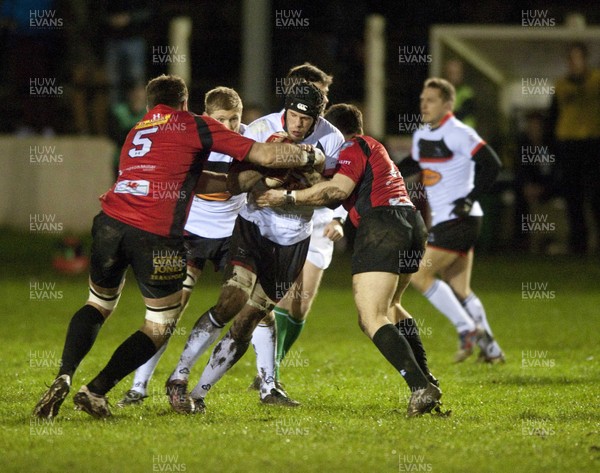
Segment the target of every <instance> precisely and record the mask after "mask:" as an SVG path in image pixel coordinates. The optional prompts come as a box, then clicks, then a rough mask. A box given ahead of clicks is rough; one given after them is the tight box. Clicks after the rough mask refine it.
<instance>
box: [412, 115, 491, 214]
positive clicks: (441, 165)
mask: <svg viewBox="0 0 600 473" xmlns="http://www.w3.org/2000/svg"><path fill="white" fill-rule="evenodd" d="M483 145H485V141H484V140H482V139H481V137H480V136H479V135H478V134H477V132H476V131H475V130H473V128H471V127H470V126H467V125H465V124H464V123H463V122H461V121H460V120H458V119H457V118H456V117H455V116H454V115H453V114H452V113H448V114H447V115H446V116H444V118H443V119H442V122H441V124H440V126H439V127H437V128H434V129H431V127H429V126H425V127H423V128H421V129H419V130H417V131H416V132H415V134H414V135H413V142H412V156H413V159H415V160H418V162H419V165H420V166H421V169H422V175H423V184H424V185H425V189H427V199H428V201H429V205H430V207H431V225H432V226H433V225H437V224H438V223H441V222H444V221H446V220H452V219H454V218H457V217H456V215H454V214H453V213H451V212H452V209H453V208H454V204H453V203H452V202H454V201H455V200H456V199H460V198H461V197H466V196H467V194H468V193H469V192H471V190H473V187H475V162H474V161H473V160H472V157H473V155H474V154H475V153H476V152H477V151H478V150H479V148H481V147H482V146H483ZM469 215H471V216H474V217H481V216H483V211H482V210H481V206H480V205H479V202H475V203H474V204H473V208H472V209H471V212H470V213H469Z"/></svg>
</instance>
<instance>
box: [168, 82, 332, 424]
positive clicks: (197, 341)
mask: <svg viewBox="0 0 600 473" xmlns="http://www.w3.org/2000/svg"><path fill="white" fill-rule="evenodd" d="M324 105H325V103H324V98H323V95H322V94H321V92H320V91H319V89H317V88H316V87H315V86H313V85H311V84H310V83H308V82H304V83H299V84H296V85H294V86H292V87H291V88H290V90H289V92H288V93H287V94H286V100H285V107H284V110H283V112H277V113H273V114H270V115H267V116H265V117H263V118H261V119H259V120H255V121H254V122H253V123H251V124H250V125H249V126H248V128H247V130H246V133H245V135H246V136H249V137H252V138H253V139H256V140H259V141H280V140H281V139H282V136H285V137H286V141H287V143H285V144H284V143H281V144H280V146H281V147H282V149H284V148H285V147H286V146H290V144H289V143H290V142H294V143H301V144H310V145H314V147H315V148H316V149H323V150H324V154H325V156H326V164H325V167H326V169H330V170H331V171H332V172H333V170H334V168H335V163H336V159H337V154H338V152H339V148H340V146H341V145H342V143H343V137H342V135H341V133H340V132H339V131H338V130H336V129H335V128H334V127H333V126H332V125H331V124H330V123H329V122H327V121H325V120H323V119H322V118H321V117H320V114H321V111H322V109H323V107H324ZM271 177H277V176H271ZM280 177H281V176H280ZM262 179H263V174H262V172H261V171H259V170H254V169H247V170H236V169H235V166H233V167H232V169H231V171H230V174H229V176H228V183H230V184H231V188H232V189H235V191H236V192H246V191H248V190H250V189H251V188H252V187H253V186H254V185H255V184H256V183H258V182H259V181H261V180H262ZM282 180H283V181H285V177H282ZM280 184H281V182H280ZM311 218H312V208H304V209H303V208H294V209H283V210H273V209H260V208H258V207H257V206H256V205H255V204H254V203H253V202H252V200H251V199H250V200H249V201H248V202H247V204H246V205H245V206H244V207H243V208H242V210H241V211H240V214H239V216H238V219H237V221H236V226H235V228H234V231H233V235H232V238H231V249H230V255H229V258H230V259H229V262H228V266H227V269H226V271H225V274H226V282H225V284H224V286H223V290H222V291H221V295H220V297H219V301H218V302H217V305H216V306H214V307H213V308H211V309H210V310H209V311H207V312H206V313H205V314H204V315H203V316H202V317H201V318H200V320H199V321H198V322H197V323H196V325H195V326H194V329H193V330H192V333H190V336H189V338H188V341H187V343H186V346H185V349H184V351H183V353H182V355H181V358H180V360H179V363H178V365H177V367H176V368H175V370H174V371H173V373H172V375H171V377H170V379H169V381H168V383H167V385H168V386H169V387H172V389H173V390H174V389H176V388H177V387H179V389H180V392H179V395H178V396H170V398H169V401H170V403H171V405H172V406H173V408H174V409H175V410H176V411H177V412H180V413H191V412H204V409H205V406H204V397H205V396H206V394H207V393H208V391H209V390H210V389H211V387H212V386H214V385H215V383H216V382H217V381H218V380H219V379H221V377H222V376H223V375H224V374H225V373H226V372H227V370H229V369H230V368H231V367H232V366H233V365H234V364H235V363H236V362H237V361H238V360H239V359H240V358H241V357H242V355H243V354H244V353H245V352H246V350H247V349H248V346H249V344H250V340H251V339H252V332H253V331H254V329H255V328H256V326H257V325H258V323H259V322H260V321H261V319H263V318H265V317H266V316H267V315H268V314H270V313H271V310H272V309H273V307H274V306H275V304H276V303H277V302H279V301H280V300H281V299H282V298H283V296H284V295H285V293H286V292H287V291H288V290H289V289H290V288H291V287H293V284H294V281H295V280H296V278H297V277H298V275H299V273H300V271H301V269H302V266H303V265H304V262H305V259H306V254H307V253H308V246H309V241H310V235H311V232H312V222H311ZM236 314H237V315H236ZM234 317H235V320H234V322H233V324H232V326H231V328H230V329H229V331H228V332H227V334H226V335H225V336H224V337H223V338H222V339H221V341H220V342H219V343H218V344H217V345H216V346H215V348H214V349H213V352H212V354H211V357H210V359H209V361H208V363H207V365H206V367H205V369H204V371H203V373H202V375H201V377H200V380H199V382H198V384H197V385H196V387H195V388H194V389H193V390H192V391H191V393H190V396H187V397H186V389H187V382H188V378H189V372H190V369H191V367H192V366H193V365H194V363H195V362H196V360H197V359H198V357H199V356H200V355H201V354H202V353H203V352H204V351H206V349H207V348H208V347H209V346H210V345H211V344H212V342H213V341H214V340H216V338H217V337H218V336H219V334H220V332H221V329H222V328H223V326H224V325H225V324H226V323H227V322H229V321H230V320H231V319H233V318H234ZM264 322H265V320H263V323H264ZM270 322H271V324H273V323H274V321H273V320H272V319H271V321H270ZM256 348H257V350H259V351H260V350H263V349H264V350H268V351H269V353H270V364H268V365H266V366H264V367H263V368H262V369H261V373H260V376H261V388H260V398H261V401H262V402H263V403H266V404H283V405H288V406H295V405H298V403H297V402H295V401H292V400H291V399H289V397H288V396H287V395H286V393H284V392H283V391H282V390H281V389H278V388H277V387H276V385H275V360H274V356H273V354H274V352H275V337H274V336H271V337H270V338H269V339H266V340H263V341H262V342H261V343H259V344H256Z"/></svg>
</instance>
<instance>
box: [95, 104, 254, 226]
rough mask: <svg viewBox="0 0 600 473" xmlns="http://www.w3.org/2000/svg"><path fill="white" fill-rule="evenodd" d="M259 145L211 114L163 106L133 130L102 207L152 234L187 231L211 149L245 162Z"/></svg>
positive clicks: (102, 201)
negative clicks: (191, 207) (188, 215)
mask: <svg viewBox="0 0 600 473" xmlns="http://www.w3.org/2000/svg"><path fill="white" fill-rule="evenodd" d="M253 144H254V140H251V139H249V138H245V137H243V136H241V135H240V134H238V133H235V132H233V131H230V130H228V129H227V128H226V127H224V126H223V125H222V124H221V123H219V122H218V121H217V120H214V119H212V118H210V117H208V116H205V115H202V116H199V115H195V114H193V113H190V112H186V111H178V110H175V109H173V108H171V107H168V106H166V105H157V106H156V107H154V108H153V109H152V110H150V111H149V112H148V113H147V114H146V115H145V116H144V118H143V119H142V120H141V121H140V122H139V123H138V124H136V125H135V126H134V127H133V129H132V130H131V131H130V132H129V134H128V135H127V138H126V140H125V144H124V145H123V148H122V149H121V155H120V160H119V177H118V179H117V182H115V184H114V185H113V186H112V187H111V188H110V189H109V190H108V191H107V192H106V193H104V194H103V195H102V196H101V197H100V201H101V204H102V210H103V211H104V212H105V213H106V214H108V215H110V216H111V217H113V218H115V219H117V220H120V221H121V222H124V223H126V224H128V225H131V226H133V227H136V228H139V229H142V230H145V231H147V232H150V233H155V234H157V235H162V236H171V237H176V236H181V235H182V234H183V227H184V224H185V220H186V217H187V214H188V212H189V208H190V204H191V198H192V196H193V195H194V188H195V186H196V183H197V181H198V178H199V176H200V174H201V173H202V168H203V165H204V162H205V161H206V159H207V157H208V155H209V153H210V152H211V151H216V152H219V153H223V154H227V155H229V156H231V157H232V158H234V159H236V160H238V161H242V160H243V159H244V158H245V157H246V156H247V154H248V153H249V152H250V148H251V147H252V145H253Z"/></svg>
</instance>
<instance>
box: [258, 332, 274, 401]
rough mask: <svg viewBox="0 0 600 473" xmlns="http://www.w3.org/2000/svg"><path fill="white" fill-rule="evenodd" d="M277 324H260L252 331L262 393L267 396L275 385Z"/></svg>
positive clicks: (262, 395)
mask: <svg viewBox="0 0 600 473" xmlns="http://www.w3.org/2000/svg"><path fill="white" fill-rule="evenodd" d="M275 330H276V329H275V324H274V323H273V324H271V325H262V324H259V325H258V326H257V327H256V328H255V329H254V332H253V333H252V347H253V348H254V351H255V353H256V369H257V371H258V375H259V376H260V379H261V383H260V394H261V397H264V396H266V395H267V394H269V393H270V392H271V389H273V388H274V387H275V352H276V349H277V334H276V332H275Z"/></svg>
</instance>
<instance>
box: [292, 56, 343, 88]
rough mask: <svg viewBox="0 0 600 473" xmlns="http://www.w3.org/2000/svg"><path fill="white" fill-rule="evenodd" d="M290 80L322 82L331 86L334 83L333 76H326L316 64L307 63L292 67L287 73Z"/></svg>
mask: <svg viewBox="0 0 600 473" xmlns="http://www.w3.org/2000/svg"><path fill="white" fill-rule="evenodd" d="M287 78H288V79H304V80H305V81H308V82H320V83H323V84H324V85H326V86H330V85H331V83H332V82H333V76H331V75H329V74H326V73H325V72H323V71H322V70H321V69H319V68H318V67H317V66H315V65H314V64H311V63H310V62H305V63H304V64H300V65H299V66H294V67H292V68H291V69H290V70H289V71H288V73H287Z"/></svg>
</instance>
